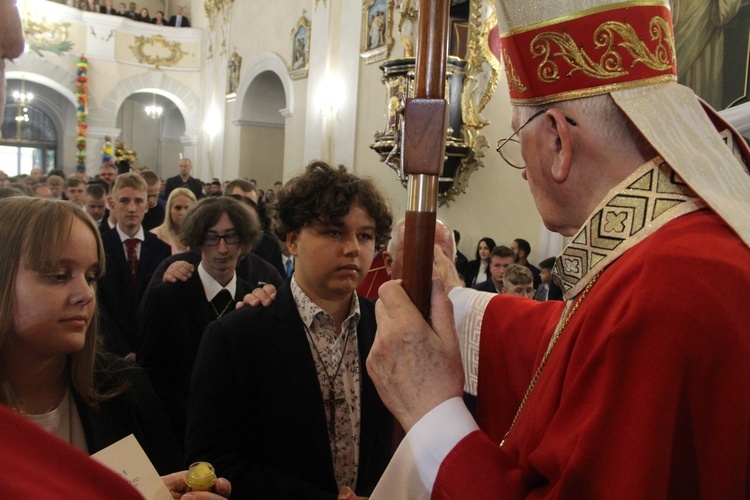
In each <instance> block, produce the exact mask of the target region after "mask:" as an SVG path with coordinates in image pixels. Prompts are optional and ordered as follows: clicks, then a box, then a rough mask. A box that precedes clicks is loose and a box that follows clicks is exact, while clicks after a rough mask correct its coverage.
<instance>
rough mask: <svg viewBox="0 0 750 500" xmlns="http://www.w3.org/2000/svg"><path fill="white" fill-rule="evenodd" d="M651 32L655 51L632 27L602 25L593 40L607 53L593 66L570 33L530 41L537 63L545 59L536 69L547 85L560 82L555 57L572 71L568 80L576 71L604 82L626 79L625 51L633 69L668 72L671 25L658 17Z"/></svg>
mask: <svg viewBox="0 0 750 500" xmlns="http://www.w3.org/2000/svg"><path fill="white" fill-rule="evenodd" d="M649 32H650V35H651V41H653V42H656V46H655V48H654V50H653V51H651V50H650V49H649V48H648V47H647V46H646V44H645V43H643V41H642V40H641V38H640V37H639V36H638V34H637V33H636V31H635V30H634V29H633V27H632V26H630V25H629V24H626V23H620V22H614V21H610V22H606V23H603V24H602V25H600V26H599V27H598V28H597V29H596V31H594V36H593V38H594V47H595V48H596V49H601V48H605V49H606V50H605V51H604V54H603V55H602V56H601V57H600V58H599V62H594V60H593V59H591V57H589V55H588V54H587V53H586V51H585V50H583V49H581V48H580V47H581V44H579V43H577V42H576V41H575V40H574V39H573V37H571V36H570V35H569V34H567V33H556V32H545V33H541V34H539V35H537V36H536V37H534V39H533V40H532V41H531V47H530V50H531V53H532V54H533V56H534V58H535V59H536V58H537V57H542V58H543V60H542V62H541V63H540V65H539V67H538V68H537V75H538V76H539V79H540V80H541V81H543V82H545V83H551V82H555V81H557V80H559V79H560V72H559V68H558V66H557V64H556V63H555V62H554V61H553V60H552V59H553V58H555V57H562V58H563V59H565V61H566V62H567V63H568V64H569V65H570V66H571V67H572V69H571V70H570V72H569V73H568V76H570V75H572V74H573V73H575V72H577V71H581V72H583V73H584V74H585V75H586V76H589V77H591V78H598V79H602V80H604V79H610V78H619V77H621V76H624V75H627V74H628V68H625V67H623V64H622V49H624V50H625V51H627V52H628V53H629V54H630V56H631V57H632V58H633V62H632V63H631V65H630V67H631V68H632V67H633V66H635V65H636V64H638V63H641V64H644V65H646V66H647V67H648V68H651V69H655V70H659V71H664V70H667V69H669V68H670V67H671V65H672V61H673V60H674V58H675V50H674V40H673V39H672V34H671V32H670V30H669V25H668V24H667V22H666V21H665V20H664V19H663V18H661V17H658V16H656V17H654V18H653V19H651V22H650V23H649ZM617 35H619V36H620V38H621V39H622V40H621V41H620V42H616V41H615V38H616V36H617ZM553 45H555V46H557V47H558V48H559V51H554V50H553V48H552V46H553ZM509 81H510V78H509Z"/></svg>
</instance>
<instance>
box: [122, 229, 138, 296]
mask: <svg viewBox="0 0 750 500" xmlns="http://www.w3.org/2000/svg"><path fill="white" fill-rule="evenodd" d="M125 246H126V247H127V249H128V255H127V258H128V266H130V279H131V280H132V281H133V284H134V285H135V283H136V281H138V240H137V239H135V238H128V239H127V240H125Z"/></svg>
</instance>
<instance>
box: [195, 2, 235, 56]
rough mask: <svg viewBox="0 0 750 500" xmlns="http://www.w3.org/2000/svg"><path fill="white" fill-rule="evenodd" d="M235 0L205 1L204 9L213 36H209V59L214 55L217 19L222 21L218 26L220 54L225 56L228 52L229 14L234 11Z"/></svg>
mask: <svg viewBox="0 0 750 500" xmlns="http://www.w3.org/2000/svg"><path fill="white" fill-rule="evenodd" d="M233 4H234V0H205V2H204V3H203V9H204V10H205V11H206V16H207V17H208V29H209V31H210V32H211V36H209V37H208V59H213V57H214V33H215V31H216V28H217V21H220V22H221V23H220V25H219V26H218V28H219V30H220V33H219V38H220V40H221V42H220V44H219V45H220V50H219V55H220V56H223V55H226V53H227V40H228V39H229V14H230V12H231V11H232V5H233Z"/></svg>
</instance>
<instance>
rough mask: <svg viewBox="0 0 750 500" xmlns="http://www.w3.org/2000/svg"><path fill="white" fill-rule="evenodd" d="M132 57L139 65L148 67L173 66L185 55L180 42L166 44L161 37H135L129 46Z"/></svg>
mask: <svg viewBox="0 0 750 500" xmlns="http://www.w3.org/2000/svg"><path fill="white" fill-rule="evenodd" d="M130 50H131V51H133V55H135V58H136V59H137V60H138V62H139V63H141V64H148V65H149V66H155V67H157V68H158V67H160V66H166V67H170V66H174V65H175V64H177V63H178V62H180V60H181V59H182V57H183V56H184V55H185V54H186V53H185V52H183V51H182V45H181V44H180V42H168V41H167V40H166V39H165V38H164V37H163V36H161V35H156V36H152V37H146V36H137V37H135V43H134V44H133V45H131V46H130Z"/></svg>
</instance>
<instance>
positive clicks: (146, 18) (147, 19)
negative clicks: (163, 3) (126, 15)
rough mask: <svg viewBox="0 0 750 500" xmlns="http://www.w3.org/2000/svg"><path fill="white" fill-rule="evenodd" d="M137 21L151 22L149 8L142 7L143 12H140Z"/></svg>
mask: <svg viewBox="0 0 750 500" xmlns="http://www.w3.org/2000/svg"><path fill="white" fill-rule="evenodd" d="M135 20H136V21H140V22H142V23H150V22H151V14H149V13H148V9H147V8H146V7H144V8H142V9H141V13H140V14H138V16H136V18H135Z"/></svg>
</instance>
